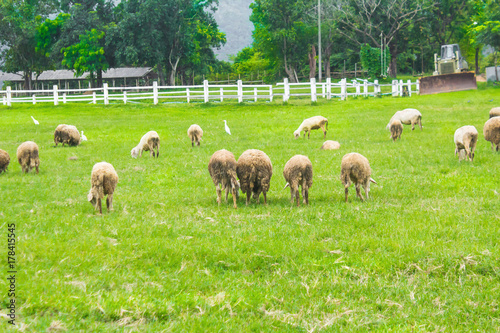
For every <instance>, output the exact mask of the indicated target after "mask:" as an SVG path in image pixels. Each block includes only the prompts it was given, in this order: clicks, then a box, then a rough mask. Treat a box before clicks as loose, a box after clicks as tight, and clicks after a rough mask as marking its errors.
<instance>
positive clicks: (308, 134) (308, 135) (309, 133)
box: [307, 130, 311, 140]
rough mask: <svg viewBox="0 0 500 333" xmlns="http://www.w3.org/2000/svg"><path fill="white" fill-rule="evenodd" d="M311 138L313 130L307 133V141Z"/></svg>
mask: <svg viewBox="0 0 500 333" xmlns="http://www.w3.org/2000/svg"><path fill="white" fill-rule="evenodd" d="M310 138H311V130H309V131H307V140H309V139H310Z"/></svg>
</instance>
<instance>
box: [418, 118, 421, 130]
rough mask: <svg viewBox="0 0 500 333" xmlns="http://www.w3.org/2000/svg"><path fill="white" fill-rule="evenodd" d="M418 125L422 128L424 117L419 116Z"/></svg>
mask: <svg viewBox="0 0 500 333" xmlns="http://www.w3.org/2000/svg"><path fill="white" fill-rule="evenodd" d="M418 126H420V130H422V118H418Z"/></svg>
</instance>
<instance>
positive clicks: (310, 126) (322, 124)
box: [293, 116, 328, 139]
mask: <svg viewBox="0 0 500 333" xmlns="http://www.w3.org/2000/svg"><path fill="white" fill-rule="evenodd" d="M319 128H321V130H322V131H323V133H324V134H323V138H326V131H327V130H328V119H326V118H325V117H322V116H315V117H311V118H308V119H305V120H304V121H303V122H302V124H300V126H299V128H297V130H296V131H295V132H293V135H294V136H295V138H298V137H299V136H300V132H302V131H304V138H305V137H306V133H307V138H308V139H309V137H310V136H311V130H314V129H319Z"/></svg>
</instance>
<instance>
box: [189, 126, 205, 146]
mask: <svg viewBox="0 0 500 333" xmlns="http://www.w3.org/2000/svg"><path fill="white" fill-rule="evenodd" d="M187 133H188V136H189V138H190V139H191V146H192V147H194V144H195V143H196V145H198V146H199V145H200V141H201V138H202V137H203V130H202V129H201V127H200V126H198V125H196V124H194V125H191V126H189V128H188V132H187Z"/></svg>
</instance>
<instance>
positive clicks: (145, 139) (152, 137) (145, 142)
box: [130, 131, 160, 158]
mask: <svg viewBox="0 0 500 333" xmlns="http://www.w3.org/2000/svg"><path fill="white" fill-rule="evenodd" d="M155 148H156V157H158V156H160V137H159V136H158V133H156V132H155V131H149V132H147V133H146V134H144V135H143V136H142V138H141V141H140V142H139V144H138V145H137V146H136V147H134V148H132V150H131V151H130V155H132V157H133V158H137V156H141V157H142V151H143V150H144V151H149V156H151V155H152V156H153V157H155V152H154V149H155Z"/></svg>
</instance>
